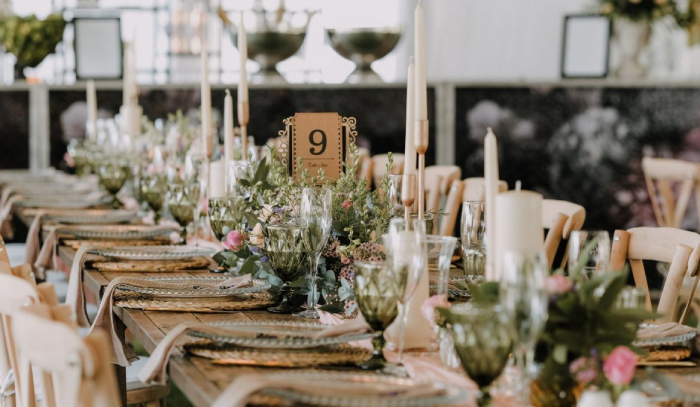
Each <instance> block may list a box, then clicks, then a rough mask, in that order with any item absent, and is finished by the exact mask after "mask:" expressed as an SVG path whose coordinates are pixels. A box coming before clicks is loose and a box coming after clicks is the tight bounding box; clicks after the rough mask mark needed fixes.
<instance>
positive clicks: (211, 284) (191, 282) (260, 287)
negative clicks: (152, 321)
mask: <svg viewBox="0 0 700 407" xmlns="http://www.w3.org/2000/svg"><path fill="white" fill-rule="evenodd" d="M142 280H143V281H144V282H152V283H155V284H157V283H164V284H171V285H175V284H177V285H180V286H181V287H177V288H174V287H168V288H161V287H136V286H130V285H128V284H123V285H120V286H119V289H120V290H121V291H132V292H135V293H139V294H144V295H148V296H150V297H154V298H210V297H232V296H237V295H242V294H252V293H259V292H261V291H267V290H269V289H270V283H269V282H267V281H266V280H257V279H255V280H253V284H251V285H249V286H246V287H229V286H226V282H227V281H229V280H232V278H231V277H225V276H202V277H200V276H189V275H187V276H176V277H144V278H143V279H142Z"/></svg>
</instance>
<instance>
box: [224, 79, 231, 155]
mask: <svg viewBox="0 0 700 407" xmlns="http://www.w3.org/2000/svg"><path fill="white" fill-rule="evenodd" d="M231 161H233V98H232V97H231V92H230V91H229V90H228V89H226V97H224V168H228V167H229V163H230V162H231Z"/></svg>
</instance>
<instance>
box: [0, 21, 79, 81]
mask: <svg viewBox="0 0 700 407" xmlns="http://www.w3.org/2000/svg"><path fill="white" fill-rule="evenodd" d="M65 27H66V21H65V20H64V19H63V16H62V15H61V14H50V15H48V16H47V17H46V19H45V20H39V18H37V16H35V15H30V16H26V17H20V16H11V17H8V18H7V19H4V20H2V21H1V22H0V44H2V45H4V46H5V48H6V49H7V51H8V52H10V53H12V54H14V55H15V56H16V57H17V66H18V67H22V68H24V67H30V68H33V67H36V66H37V65H39V64H40V63H41V61H43V60H44V58H46V57H47V56H48V55H49V54H51V53H53V52H54V51H55V50H56V45H58V43H59V42H61V40H63V29H64V28H65Z"/></svg>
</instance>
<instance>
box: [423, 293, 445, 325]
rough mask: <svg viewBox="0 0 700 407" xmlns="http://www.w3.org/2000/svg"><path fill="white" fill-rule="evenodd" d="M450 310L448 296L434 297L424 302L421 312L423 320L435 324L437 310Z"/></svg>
mask: <svg viewBox="0 0 700 407" xmlns="http://www.w3.org/2000/svg"><path fill="white" fill-rule="evenodd" d="M438 307H439V308H450V302H449V301H447V296H446V295H444V294H443V295H433V296H432V297H430V298H428V299H427V300H425V301H424V302H423V305H421V306H420V312H421V314H423V318H425V319H427V320H428V321H429V322H430V323H431V324H434V323H435V308H438Z"/></svg>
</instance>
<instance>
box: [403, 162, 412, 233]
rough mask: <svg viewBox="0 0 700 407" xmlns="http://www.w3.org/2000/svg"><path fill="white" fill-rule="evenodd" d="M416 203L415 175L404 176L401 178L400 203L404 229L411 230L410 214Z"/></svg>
mask: <svg viewBox="0 0 700 407" xmlns="http://www.w3.org/2000/svg"><path fill="white" fill-rule="evenodd" d="M415 201H416V175H415V174H404V175H403V177H402V178H401V203H402V204H403V207H404V216H405V217H406V229H411V223H412V222H411V212H412V209H411V208H412V207H413V203H414V202H415Z"/></svg>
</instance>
